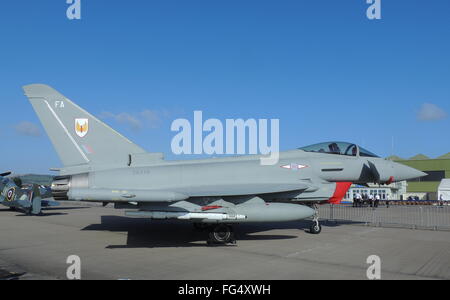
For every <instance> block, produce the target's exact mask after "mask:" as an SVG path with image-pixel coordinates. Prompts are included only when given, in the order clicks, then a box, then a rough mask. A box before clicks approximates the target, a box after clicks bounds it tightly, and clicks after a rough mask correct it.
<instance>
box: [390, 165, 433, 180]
mask: <svg viewBox="0 0 450 300" xmlns="http://www.w3.org/2000/svg"><path fill="white" fill-rule="evenodd" d="M395 175H396V176H395V180H396V181H403V180H411V179H416V178H421V177H424V176H427V175H428V174H427V173H424V172H422V171H419V170H416V169H414V168H411V167H408V166H405V165H402V164H396V165H395Z"/></svg>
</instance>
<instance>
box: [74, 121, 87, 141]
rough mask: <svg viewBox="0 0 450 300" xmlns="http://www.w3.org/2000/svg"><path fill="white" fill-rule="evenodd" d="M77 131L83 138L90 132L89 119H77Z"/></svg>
mask: <svg viewBox="0 0 450 300" xmlns="http://www.w3.org/2000/svg"><path fill="white" fill-rule="evenodd" d="M75 132H76V134H77V135H78V136H79V137H80V138H83V137H85V136H86V134H87V133H88V132H89V120H88V119H75Z"/></svg>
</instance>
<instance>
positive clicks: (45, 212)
mask: <svg viewBox="0 0 450 300" xmlns="http://www.w3.org/2000/svg"><path fill="white" fill-rule="evenodd" d="M86 208H89V207H83V206H77V207H52V208H44V209H42V213H41V214H40V215H36V216H35V217H51V216H65V215H68V213H62V212H54V211H61V210H73V209H86ZM1 212H14V213H18V215H16V216H17V217H27V216H28V215H27V214H26V213H24V212H20V211H11V210H10V209H9V208H6V209H0V213H1Z"/></svg>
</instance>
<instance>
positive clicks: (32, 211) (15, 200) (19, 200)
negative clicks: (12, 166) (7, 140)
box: [0, 172, 59, 215]
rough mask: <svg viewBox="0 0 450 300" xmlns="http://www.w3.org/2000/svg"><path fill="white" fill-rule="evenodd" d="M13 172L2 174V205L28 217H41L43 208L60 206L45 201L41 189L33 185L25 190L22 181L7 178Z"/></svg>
mask: <svg viewBox="0 0 450 300" xmlns="http://www.w3.org/2000/svg"><path fill="white" fill-rule="evenodd" d="M8 175H11V172H7V173H3V174H0V190H1V191H2V192H1V194H0V204H2V205H4V206H6V207H9V208H10V209H11V210H14V211H22V212H24V213H26V214H28V215H40V214H41V213H42V207H50V206H58V205H59V203H58V202H56V201H52V200H43V199H42V197H41V188H40V187H39V185H37V184H33V185H32V186H31V187H29V188H23V187H22V186H21V184H20V183H18V182H20V180H17V178H15V179H10V178H7V177H6V176H8Z"/></svg>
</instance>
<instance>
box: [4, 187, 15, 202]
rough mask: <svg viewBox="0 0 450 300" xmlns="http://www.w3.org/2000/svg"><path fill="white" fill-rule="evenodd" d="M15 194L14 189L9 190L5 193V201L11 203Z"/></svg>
mask: <svg viewBox="0 0 450 300" xmlns="http://www.w3.org/2000/svg"><path fill="white" fill-rule="evenodd" d="M15 194H16V189H15V188H11V189H9V190H8V192H7V193H6V200H8V201H12V200H13V199H14V195H15Z"/></svg>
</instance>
